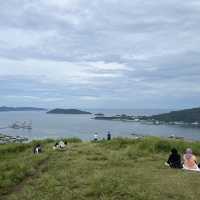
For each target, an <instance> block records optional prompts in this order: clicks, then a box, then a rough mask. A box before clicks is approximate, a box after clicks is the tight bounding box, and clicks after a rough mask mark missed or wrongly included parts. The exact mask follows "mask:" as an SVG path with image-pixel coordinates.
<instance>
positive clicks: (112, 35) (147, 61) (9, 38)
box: [0, 0, 200, 108]
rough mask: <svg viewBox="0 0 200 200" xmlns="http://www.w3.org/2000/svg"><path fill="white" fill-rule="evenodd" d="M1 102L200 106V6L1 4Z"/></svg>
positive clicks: (164, 1) (193, 0)
mask: <svg viewBox="0 0 200 200" xmlns="http://www.w3.org/2000/svg"><path fill="white" fill-rule="evenodd" d="M0 99H1V101H0V104H1V105H8V106H40V107H67V108H68V107H77V108H184V107H195V106H200V1H199V0H189V1H183V0H146V1H145V0H123V1H122V0H5V1H1V4H0Z"/></svg>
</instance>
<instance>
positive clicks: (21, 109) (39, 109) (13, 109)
mask: <svg viewBox="0 0 200 200" xmlns="http://www.w3.org/2000/svg"><path fill="white" fill-rule="evenodd" d="M10 111H46V109H45V108H36V107H7V106H1V107H0V112H10Z"/></svg>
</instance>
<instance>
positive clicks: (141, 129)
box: [0, 109, 200, 140]
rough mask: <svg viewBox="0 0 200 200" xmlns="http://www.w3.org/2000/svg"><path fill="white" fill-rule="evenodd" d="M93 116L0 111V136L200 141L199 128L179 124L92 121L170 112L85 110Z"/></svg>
mask: <svg viewBox="0 0 200 200" xmlns="http://www.w3.org/2000/svg"><path fill="white" fill-rule="evenodd" d="M84 111H89V112H92V113H93V115H62V114H61V115H60V114H46V112H45V111H31V112H29V111H26V112H22V111H18V112H0V133H3V134H6V135H12V136H24V137H28V138H29V139H30V140H33V139H45V138H64V137H78V138H80V139H82V140H92V139H93V135H94V134H95V133H98V135H99V138H101V139H103V138H106V135H107V132H108V131H109V132H111V134H112V137H130V138H131V137H133V135H132V134H137V135H145V136H147V135H148V136H159V137H166V138H167V137H169V136H171V135H175V136H177V137H184V138H185V139H187V140H200V128H197V127H196V128H195V127H187V126H180V125H150V124H142V123H140V122H123V121H106V120H94V119H93V117H94V114H95V113H103V114H105V116H112V115H116V114H128V115H153V114H160V113H165V112H169V111H170V110H164V109H84ZM24 121H27V122H31V123H32V129H31V130H27V129H12V128H9V126H10V125H12V124H13V123H15V122H20V123H22V122H24Z"/></svg>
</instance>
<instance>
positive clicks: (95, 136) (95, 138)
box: [94, 133, 99, 141]
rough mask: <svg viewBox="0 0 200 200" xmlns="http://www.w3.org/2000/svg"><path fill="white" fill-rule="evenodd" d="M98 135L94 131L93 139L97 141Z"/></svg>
mask: <svg viewBox="0 0 200 200" xmlns="http://www.w3.org/2000/svg"><path fill="white" fill-rule="evenodd" d="M98 137H99V136H98V133H95V134H94V141H98Z"/></svg>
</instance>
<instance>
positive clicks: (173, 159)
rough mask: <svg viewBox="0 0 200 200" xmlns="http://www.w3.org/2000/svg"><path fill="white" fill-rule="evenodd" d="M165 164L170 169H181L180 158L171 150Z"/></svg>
mask: <svg viewBox="0 0 200 200" xmlns="http://www.w3.org/2000/svg"><path fill="white" fill-rule="evenodd" d="M167 164H168V165H169V166H170V167H171V168H179V169H180V168H182V167H183V166H182V163H181V156H180V155H179V154H178V151H177V150H176V149H175V148H173V149H172V150H171V154H170V156H169V158H168V161H167Z"/></svg>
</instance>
